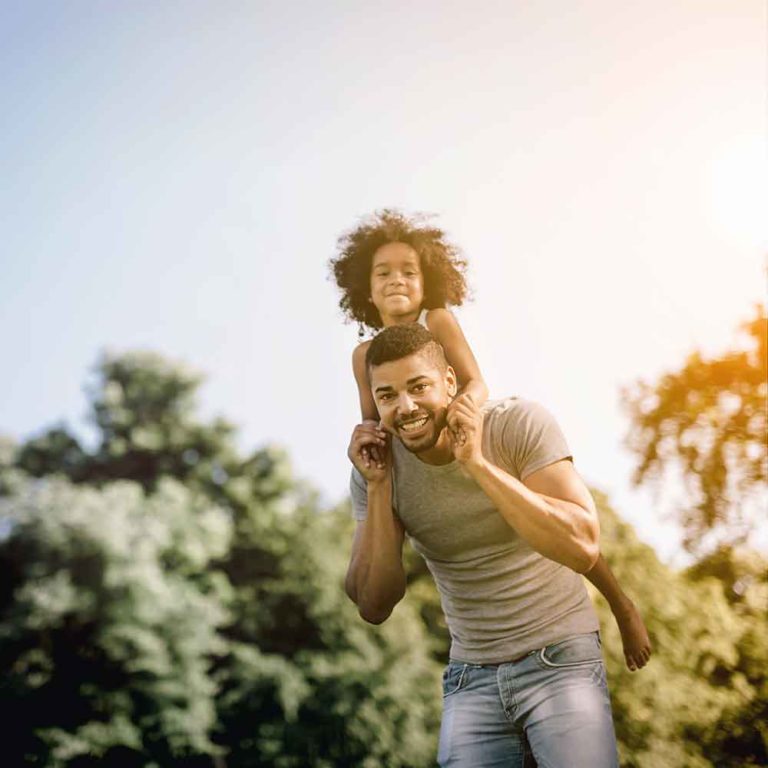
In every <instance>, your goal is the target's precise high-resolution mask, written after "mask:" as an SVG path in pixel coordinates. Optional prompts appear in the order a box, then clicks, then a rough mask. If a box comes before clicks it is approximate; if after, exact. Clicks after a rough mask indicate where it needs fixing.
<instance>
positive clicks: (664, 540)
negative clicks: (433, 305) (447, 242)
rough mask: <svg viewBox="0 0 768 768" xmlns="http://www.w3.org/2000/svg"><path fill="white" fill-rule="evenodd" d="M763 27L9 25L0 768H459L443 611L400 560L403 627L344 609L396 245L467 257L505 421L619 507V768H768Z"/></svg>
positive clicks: (447, 11) (247, 20)
mask: <svg viewBox="0 0 768 768" xmlns="http://www.w3.org/2000/svg"><path fill="white" fill-rule="evenodd" d="M766 21H768V11H766V7H765V4H764V3H763V2H759V1H758V0H741V2H738V3H734V2H726V1H725V0H720V1H714V0H713V1H711V2H700V1H697V2H693V1H692V0H691V1H681V2H678V3H674V4H670V3H666V2H660V1H659V0H650V1H649V2H646V3H643V4H634V3H628V2H607V1H604V0H594V1H593V2H587V3H579V4H574V3H568V2H557V1H556V0H552V2H548V3H529V2H515V3H496V2H480V3H472V4H469V3H458V4H445V3H437V2H422V3H415V4H406V3H402V2H395V3H390V4H387V5H383V6H376V5H374V4H370V3H346V2H328V3H298V2H297V3H290V2H288V3H283V4H277V3H266V2H265V3H255V2H233V1H227V2H219V3H214V2H183V3H182V2H164V3H146V2H132V3H97V2H69V3H66V4H61V3H51V2H29V3H27V2H14V1H13V0H11V1H10V2H5V3H3V4H2V6H1V7H0V103H1V105H2V121H0V179H1V180H0V231H2V245H1V246H0V349H2V355H3V357H2V359H3V362H4V366H3V370H4V374H5V375H4V376H2V377H0V431H2V433H3V434H4V435H5V437H4V439H3V443H2V446H3V447H2V451H0V453H2V457H0V458H1V460H0V472H1V473H2V474H0V477H1V478H2V485H1V486H0V487H1V489H2V494H3V498H2V501H1V502H0V504H1V505H2V506H0V510H2V520H0V567H2V569H3V575H2V579H0V581H2V586H0V661H2V663H3V669H5V670H7V673H6V674H5V676H4V678H3V682H2V683H1V684H0V685H1V686H2V687H0V711H3V712H4V713H6V714H7V715H8V717H11V716H12V717H13V719H14V722H16V721H18V722H19V723H20V725H19V727H18V728H17V729H16V730H17V736H18V739H17V740H18V747H15V746H14V747H13V749H12V750H11V752H10V753H9V754H10V755H11V759H12V760H16V763H12V764H24V762H29V763H33V764H38V765H67V766H70V765H72V766H75V765H90V764H96V763H99V764H112V765H137V766H139V765H140V766H149V765H160V766H165V765H190V766H192V765H198V764H199V765H211V764H215V765H218V766H222V765H227V766H240V765H244V766H245V765H254V766H256V765H259V766H260V765H264V766H272V765H274V766H303V765H312V766H336V765H349V766H352V765H365V766H379V765H386V766H390V765H391V766H399V765H408V766H422V765H429V764H431V762H432V761H433V760H434V749H435V743H436V741H435V740H436V730H435V728H436V723H437V722H438V718H439V687H438V683H437V681H438V680H439V673H440V663H441V662H442V661H443V660H444V657H445V652H446V637H445V627H444V626H443V624H442V617H441V614H440V611H439V605H438V603H437V602H436V596H435V593H434V588H433V586H432V585H431V582H429V579H428V577H427V575H426V574H425V573H424V571H423V568H422V567H421V566H420V564H419V563H418V562H417V561H416V560H415V559H412V560H411V561H410V564H409V567H410V569H411V581H412V584H411V590H410V592H411V594H410V596H409V598H408V601H406V603H405V604H404V605H403V606H402V607H401V608H398V611H397V612H396V614H395V616H394V617H393V619H392V620H391V622H390V623H388V624H387V625H385V626H384V627H382V628H370V627H366V626H364V625H363V624H362V622H361V620H360V619H358V618H357V617H356V615H355V614H354V611H353V609H352V606H351V605H349V604H348V603H347V601H346V599H345V598H343V595H342V594H341V586H340V583H341V582H340V579H341V574H343V570H344V567H345V558H346V556H347V554H348V543H347V542H348V534H349V520H348V515H347V510H346V508H345V496H346V486H347V480H348V462H347V459H346V457H345V452H346V444H347V440H348V436H349V433H350V431H351V428H352V426H353V425H354V423H355V420H356V417H357V413H356V411H357V405H356V400H357V398H356V393H355V385H354V381H353V379H352V376H351V369H350V355H351V350H352V348H353V346H354V344H355V343H356V341H357V329H356V328H355V327H354V326H353V325H349V324H344V322H343V319H342V317H341V314H340V312H339V310H338V307H337V302H338V298H339V297H338V295H337V292H336V289H335V287H334V285H333V284H332V283H331V282H330V280H329V278H328V269H327V261H328V259H329V258H330V257H331V256H332V255H333V253H334V248H335V243H336V239H337V238H338V236H339V235H340V234H341V233H342V232H343V231H344V230H346V229H348V228H350V227H352V226H354V225H355V223H356V222H357V221H358V219H359V217H361V216H363V215H365V214H368V213H370V212H371V211H373V210H375V209H378V208H381V207H397V208H400V209H402V210H404V211H406V212H412V211H422V212H429V213H434V214H435V215H436V217H437V218H436V220H437V221H438V222H439V224H440V225H441V226H443V227H444V228H445V229H446V230H447V231H448V233H449V235H450V237H451V238H452V239H453V240H454V241H455V242H456V243H458V244H459V245H460V246H461V247H462V249H463V251H464V253H465V255H466V257H467V259H468V261H469V279H470V282H471V285H472V287H473V294H474V301H473V302H471V303H469V304H467V305H466V306H465V307H462V308H461V309H460V310H459V311H458V313H457V316H458V318H459V320H460V322H461V324H462V327H463V328H464V330H465V333H466V335H467V336H468V338H469V340H470V343H471V345H472V347H473V349H474V350H475V353H476V356H477V358H478V360H479V363H480V365H481V368H482V370H483V372H484V374H485V377H486V380H487V381H488V383H489V386H490V389H491V393H492V395H499V396H501V395H508V394H520V395H523V396H526V397H529V398H532V399H535V400H539V401H541V402H543V403H545V404H546V405H547V407H548V408H549V409H550V410H551V411H553V412H554V413H555V415H556V416H557V418H558V420H559V421H560V423H561V424H562V426H563V428H564V430H565V432H566V434H567V436H568V438H569V441H570V443H571V447H572V449H573V452H574V455H575V458H576V465H577V468H578V469H579V471H580V472H581V473H582V474H583V475H584V477H585V478H586V479H587V480H588V482H589V483H590V485H591V487H593V488H594V489H595V493H596V495H597V497H598V499H599V502H600V507H601V513H602V515H603V541H604V550H605V552H606V555H607V556H608V557H609V559H610V560H611V563H612V565H613V567H614V569H615V570H616V572H617V574H619V576H620V578H621V580H622V583H623V584H624V585H625V588H626V589H627V591H628V592H629V593H630V594H631V595H632V597H633V598H634V599H635V600H636V602H637V603H638V604H639V605H640V607H641V609H642V611H643V613H644V615H645V616H646V619H647V622H648V625H649V629H650V631H651V634H652V638H653V641H654V644H655V649H656V653H655V657H654V659H653V661H652V662H651V665H650V666H649V667H648V668H647V669H646V670H644V671H642V672H641V673H638V674H636V675H630V674H629V673H628V672H626V670H625V669H624V667H623V661H622V658H621V644H620V640H619V638H618V634H617V633H616V631H615V625H613V624H612V619H611V618H610V614H608V613H607V612H606V611H605V606H604V605H602V603H601V602H600V601H601V598H599V597H597V596H596V597H595V600H596V604H597V605H598V609H599V610H600V611H601V619H602V620H603V624H604V634H605V639H606V643H605V647H606V655H607V658H608V663H609V673H610V678H611V680H610V682H611V690H612V695H613V697H614V708H615V711H616V717H617V729H618V732H619V737H620V741H621V749H622V761H623V763H624V764H625V765H627V766H635V765H636V766H662V768H663V767H665V766H669V767H670V768H671V767H672V766H688V765H690V766H709V765H734V766H736V765H739V766H745V765H761V764H764V762H765V761H766V760H768V758H766V731H765V726H764V724H761V722H762V723H764V721H765V719H766V692H767V691H768V687H767V684H766V681H765V672H764V670H765V667H766V665H768V650H766V641H765V639H764V636H765V633H764V627H763V629H762V630H760V627H761V626H763V622H764V619H765V607H766V599H767V597H766V596H767V594H768V593H767V592H766V582H765V562H766V561H765V557H766V552H767V551H768V526H767V525H766V504H767V503H768V502H767V501H766V496H765V476H766V469H765V396H766V393H765V390H766V384H765V378H766V373H765V311H764V302H765V264H766V262H765V253H766V250H767V249H768V240H767V239H766V228H765V223H764V220H765V210H766V202H767V201H768V193H767V191H766V186H767V182H766V179H768V160H767V159H766V144H765V136H766V107H767V106H768V96H767V95H766V64H767V63H768V55H767V53H766V32H765V30H766ZM745 324H746V325H745ZM235 427H236V429H235ZM14 744H15V741H14ZM13 750H16V751H13Z"/></svg>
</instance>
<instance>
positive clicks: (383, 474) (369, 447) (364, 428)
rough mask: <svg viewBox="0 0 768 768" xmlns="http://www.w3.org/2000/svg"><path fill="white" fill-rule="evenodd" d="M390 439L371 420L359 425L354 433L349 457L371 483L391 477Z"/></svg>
mask: <svg viewBox="0 0 768 768" xmlns="http://www.w3.org/2000/svg"><path fill="white" fill-rule="evenodd" d="M390 439H391V438H390V436H389V435H388V434H387V433H386V432H385V431H384V430H383V429H381V428H380V427H379V424H378V422H376V421H372V420H370V419H366V420H365V421H364V422H363V423H362V424H358V425H357V426H356V427H355V429H354V431H353V432H352V439H351V440H350V441H349V448H348V449H347V456H349V460H350V461H351V462H352V463H353V464H354V465H355V467H356V468H357V471H358V472H359V473H360V474H361V475H362V476H363V477H364V478H365V479H366V480H367V481H368V482H369V483H373V482H376V481H378V480H384V479H386V478H387V477H388V476H389V471H390V467H391V463H392V460H391V453H390Z"/></svg>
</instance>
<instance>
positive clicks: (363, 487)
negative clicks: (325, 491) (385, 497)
mask: <svg viewBox="0 0 768 768" xmlns="http://www.w3.org/2000/svg"><path fill="white" fill-rule="evenodd" d="M349 494H350V496H351V497H352V515H353V517H354V518H355V520H365V518H366V517H368V483H366V482H365V478H363V476H362V475H361V474H360V473H359V472H358V471H357V470H356V469H355V468H354V467H353V468H352V474H351V475H350V477H349Z"/></svg>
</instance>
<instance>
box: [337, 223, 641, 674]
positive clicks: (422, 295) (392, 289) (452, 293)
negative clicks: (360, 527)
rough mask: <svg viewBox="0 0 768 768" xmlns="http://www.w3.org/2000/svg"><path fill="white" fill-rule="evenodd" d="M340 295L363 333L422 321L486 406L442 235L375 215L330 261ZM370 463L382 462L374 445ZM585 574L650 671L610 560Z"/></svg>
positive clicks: (362, 377)
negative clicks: (457, 314) (456, 312)
mask: <svg viewBox="0 0 768 768" xmlns="http://www.w3.org/2000/svg"><path fill="white" fill-rule="evenodd" d="M331 267H332V269H333V273H334V276H335V278H336V283H337V284H338V286H339V288H340V289H341V291H342V298H341V301H340V302H339V304H340V306H341V308H342V310H343V311H344V313H345V314H346V315H347V316H348V317H349V318H351V319H352V320H356V321H357V322H358V323H359V324H360V335H361V336H362V335H363V333H364V330H363V329H364V328H365V327H368V328H370V329H379V328H385V327H388V326H390V325H397V324H400V323H412V322H419V323H421V324H422V325H424V326H425V327H426V328H427V329H428V330H429V331H430V332H431V333H432V335H433V336H434V337H435V339H436V340H437V341H438V342H439V343H440V344H441V345H442V347H443V349H444V350H445V356H446V359H447V361H448V363H449V365H450V366H451V367H452V368H453V369H454V370H455V372H456V377H457V379H458V383H459V387H460V388H459V392H458V394H457V397H462V396H463V397H470V398H472V399H473V400H474V401H475V403H476V404H477V405H482V404H483V403H484V402H485V400H486V399H487V397H488V389H487V387H486V385H485V382H484V381H483V377H482V375H481V374H480V369H479V367H478V365H477V362H476V360H475V357H474V355H473V354H472V350H471V349H470V348H469V345H468V344H467V341H466V339H465V338H464V334H463V333H462V331H461V328H460V327H459V324H458V322H457V321H456V319H455V318H454V316H453V315H452V314H451V313H450V312H449V311H448V309H447V308H446V307H447V306H449V305H452V306H460V305H461V304H462V303H463V301H464V299H465V297H466V293H467V286H466V281H465V278H464V270H465V268H466V262H465V261H464V260H463V259H461V258H460V256H459V252H458V250H457V249H456V248H455V247H454V246H453V245H451V244H450V243H448V242H446V240H445V236H444V233H443V231H442V230H440V229H436V228H434V227H430V226H429V225H428V224H427V223H426V221H424V220H420V219H415V218H411V219H409V218H407V217H405V216H404V215H402V214H400V213H398V212H397V211H392V210H383V211H380V212H378V213H376V214H374V215H373V217H371V218H370V219H369V220H367V221H365V222H364V223H362V224H361V225H360V226H358V227H357V228H356V229H354V230H352V231H350V232H348V233H346V234H345V235H343V236H342V237H341V238H340V239H339V254H338V256H337V257H336V258H334V259H332V260H331ZM369 344H370V341H364V342H362V343H360V344H358V346H357V347H356V348H355V350H354V352H353V354H352V368H353V370H354V374H355V379H356V381H357V388H358V392H359V395H360V410H361V413H362V417H363V420H375V421H378V420H379V415H378V412H377V410H376V404H375V403H374V400H373V395H372V394H371V389H370V385H369V382H368V375H367V372H366V368H365V353H366V350H367V348H368V345H369ZM370 452H371V453H370V460H372V461H378V458H379V457H378V456H377V454H376V448H375V447H372V448H371V449H370ZM586 577H587V578H588V579H589V580H590V581H591V582H592V583H593V584H594V585H595V587H597V589H598V590H600V592H601V593H602V594H603V596H604V597H605V598H606V600H607V601H608V604H609V605H610V607H611V611H612V612H613V615H614V617H615V619H616V622H617V624H618V625H619V630H620V631H621V639H622V643H623V646H624V656H625V659H626V662H627V666H628V667H629V669H630V670H632V671H635V670H636V669H640V668H641V667H643V666H645V664H646V663H647V661H648V659H649V658H650V655H651V644H650V640H649V638H648V632H647V631H646V628H645V625H644V624H643V620H642V618H641V616H640V614H639V612H638V611H637V608H636V607H635V605H634V603H633V602H632V601H631V600H630V599H629V598H628V597H627V595H626V594H624V592H623V590H622V589H621V587H620V586H619V584H618V582H617V581H616V578H615V577H614V575H613V573H612V571H611V570H610V568H609V567H608V563H607V562H606V561H605V560H604V559H603V556H602V555H600V557H599V558H598V561H597V563H596V564H595V566H594V567H593V568H592V570H591V571H590V572H589V573H587V574H586Z"/></svg>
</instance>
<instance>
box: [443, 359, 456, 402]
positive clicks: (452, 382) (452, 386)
mask: <svg viewBox="0 0 768 768" xmlns="http://www.w3.org/2000/svg"><path fill="white" fill-rule="evenodd" d="M445 385H446V387H447V388H448V394H449V395H450V396H451V397H452V398H454V397H456V392H458V390H459V385H458V383H457V380H456V371H454V370H453V368H451V366H450V365H449V366H448V367H447V368H446V369H445Z"/></svg>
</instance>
